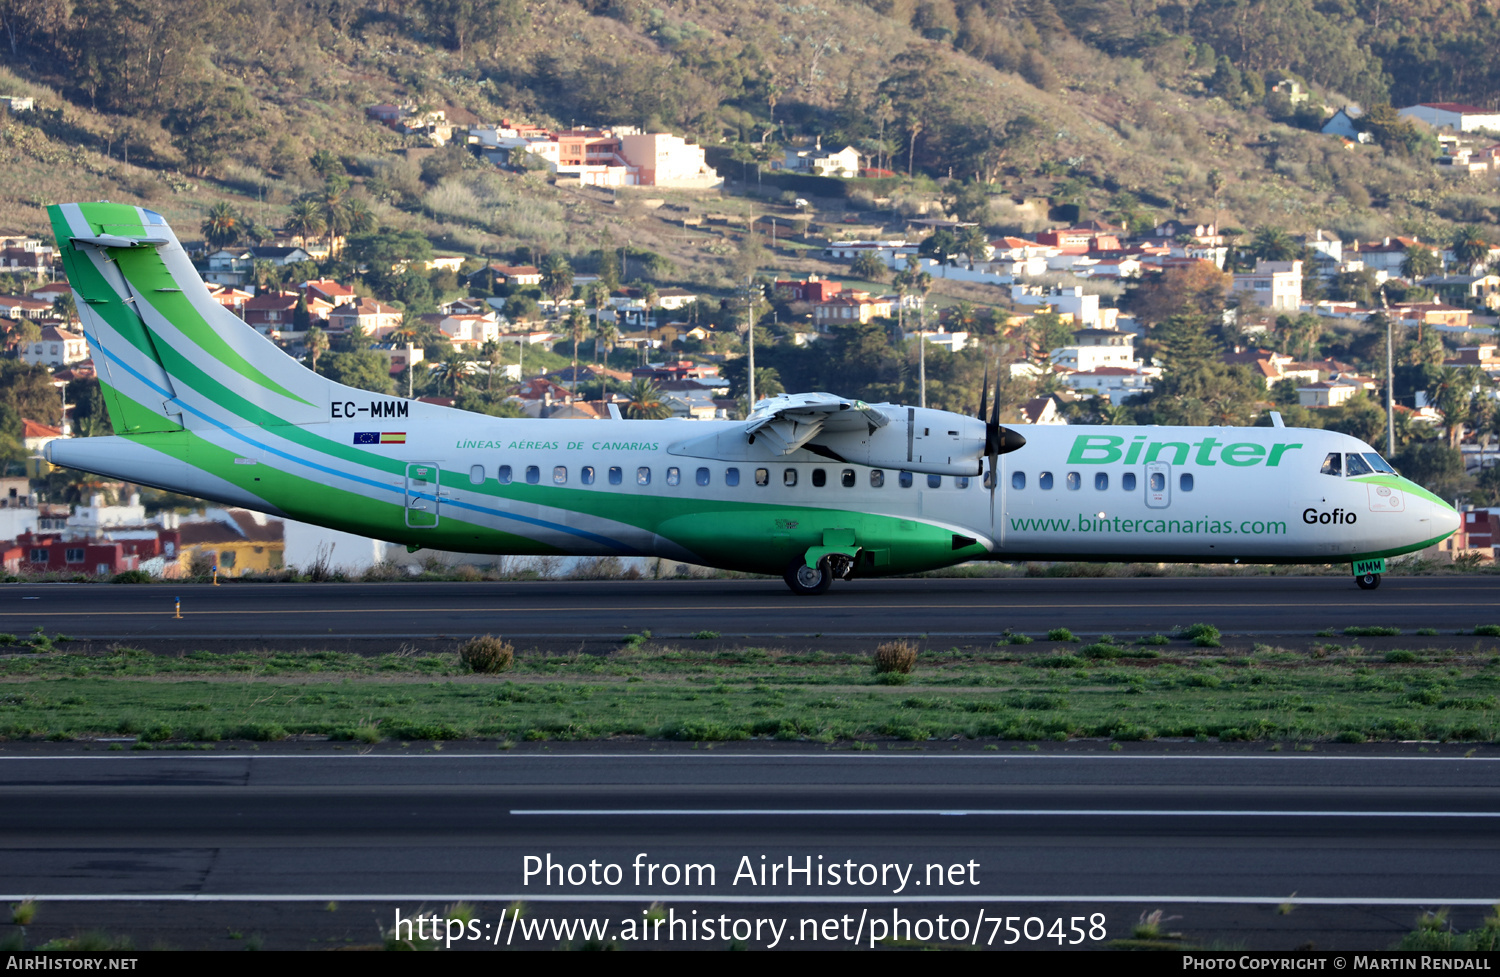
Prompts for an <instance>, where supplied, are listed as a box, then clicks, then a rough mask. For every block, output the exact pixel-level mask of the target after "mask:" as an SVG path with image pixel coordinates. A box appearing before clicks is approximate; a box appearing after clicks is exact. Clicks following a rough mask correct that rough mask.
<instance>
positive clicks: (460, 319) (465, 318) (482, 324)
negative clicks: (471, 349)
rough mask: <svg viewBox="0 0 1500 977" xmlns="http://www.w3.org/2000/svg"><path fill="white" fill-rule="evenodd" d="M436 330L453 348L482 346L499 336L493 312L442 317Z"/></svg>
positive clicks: (498, 328) (497, 319)
mask: <svg viewBox="0 0 1500 977" xmlns="http://www.w3.org/2000/svg"><path fill="white" fill-rule="evenodd" d="M438 329H439V330H440V331H441V332H442V333H443V335H445V336H447V337H448V338H449V339H450V340H452V342H453V344H454V345H455V346H482V345H484V344H485V343H487V342H490V341H491V340H495V339H498V338H499V336H500V326H499V317H498V316H496V315H495V313H494V312H485V313H481V314H458V315H448V316H444V317H443V319H442V320H441V321H440V322H439V323H438Z"/></svg>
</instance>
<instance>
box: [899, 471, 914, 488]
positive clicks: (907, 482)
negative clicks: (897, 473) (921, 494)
mask: <svg viewBox="0 0 1500 977" xmlns="http://www.w3.org/2000/svg"><path fill="white" fill-rule="evenodd" d="M896 481H898V482H900V483H901V487H902V488H911V472H902V473H901V477H900V478H898V479H896Z"/></svg>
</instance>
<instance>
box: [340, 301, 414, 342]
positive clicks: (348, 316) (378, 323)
mask: <svg viewBox="0 0 1500 977" xmlns="http://www.w3.org/2000/svg"><path fill="white" fill-rule="evenodd" d="M355 326H358V327H359V328H361V329H363V330H364V332H365V335H366V336H368V337H369V338H370V339H372V340H378V339H382V338H384V337H385V336H387V335H389V334H390V333H392V332H394V331H395V330H397V329H399V328H401V310H400V309H393V308H391V307H390V306H389V305H383V304H381V303H380V302H377V301H375V300H374V299H372V298H365V297H360V298H356V299H352V300H350V301H348V302H345V303H344V304H343V305H341V306H339V307H338V308H336V309H333V310H332V311H330V312H329V313H328V332H329V334H330V335H333V336H342V335H343V334H344V333H347V332H348V331H349V330H351V329H353V328H355Z"/></svg>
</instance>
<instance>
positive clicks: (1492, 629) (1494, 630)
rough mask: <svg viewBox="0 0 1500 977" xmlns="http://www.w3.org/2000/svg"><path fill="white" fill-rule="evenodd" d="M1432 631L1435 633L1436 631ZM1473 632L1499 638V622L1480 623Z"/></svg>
mask: <svg viewBox="0 0 1500 977" xmlns="http://www.w3.org/2000/svg"><path fill="white" fill-rule="evenodd" d="M1432 633H1433V634H1437V632H1436V631H1433V632H1432ZM1474 633H1475V634H1477V635H1480V636H1481V637H1485V638H1500V624H1481V625H1480V626H1479V627H1477V628H1475V629H1474Z"/></svg>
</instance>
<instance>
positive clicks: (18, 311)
mask: <svg viewBox="0 0 1500 977" xmlns="http://www.w3.org/2000/svg"><path fill="white" fill-rule="evenodd" d="M0 316H4V317H5V318H7V319H31V320H33V321H35V320H38V319H50V318H51V317H52V302H51V301H50V300H43V299H34V298H25V297H22V296H19V295H0Z"/></svg>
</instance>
